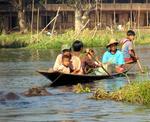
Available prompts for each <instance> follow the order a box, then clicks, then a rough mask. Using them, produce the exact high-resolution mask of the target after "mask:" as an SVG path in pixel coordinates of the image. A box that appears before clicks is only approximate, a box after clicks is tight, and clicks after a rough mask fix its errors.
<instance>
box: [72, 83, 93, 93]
mask: <svg viewBox="0 0 150 122" xmlns="http://www.w3.org/2000/svg"><path fill="white" fill-rule="evenodd" d="M73 92H74V93H77V94H79V93H90V92H91V90H90V88H89V87H88V86H82V85H81V84H80V83H78V84H77V85H74V86H73Z"/></svg>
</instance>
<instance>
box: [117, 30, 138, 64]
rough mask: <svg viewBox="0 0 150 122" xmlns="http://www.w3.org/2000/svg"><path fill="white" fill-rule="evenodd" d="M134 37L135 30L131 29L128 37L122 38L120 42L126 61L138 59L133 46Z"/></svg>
mask: <svg viewBox="0 0 150 122" xmlns="http://www.w3.org/2000/svg"><path fill="white" fill-rule="evenodd" d="M134 38H135V32H134V31H133V30H129V31H128V32H127V38H126V39H123V40H121V42H120V43H121V44H122V52H123V55H124V60H125V62H126V63H132V62H136V60H137V59H138V58H137V57H136V55H135V51H134V48H133V41H134Z"/></svg>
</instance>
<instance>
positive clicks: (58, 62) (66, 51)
mask: <svg viewBox="0 0 150 122" xmlns="http://www.w3.org/2000/svg"><path fill="white" fill-rule="evenodd" d="M64 55H65V56H69V57H72V56H71V47H70V46H69V45H67V44H66V45H63V46H62V53H61V54H59V55H58V56H57V58H56V61H55V64H54V66H53V70H54V71H58V69H59V67H60V66H62V56H64ZM49 71H51V68H50V69H49Z"/></svg>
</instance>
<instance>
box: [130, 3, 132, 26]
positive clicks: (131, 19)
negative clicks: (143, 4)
mask: <svg viewBox="0 0 150 122" xmlns="http://www.w3.org/2000/svg"><path fill="white" fill-rule="evenodd" d="M130 6H131V9H130V28H132V0H130Z"/></svg>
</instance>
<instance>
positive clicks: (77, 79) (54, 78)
mask: <svg viewBox="0 0 150 122" xmlns="http://www.w3.org/2000/svg"><path fill="white" fill-rule="evenodd" d="M37 72H39V73H40V74H42V75H43V76H45V77H46V78H48V79H49V80H51V82H52V83H51V85H50V86H51V87H56V86H63V85H75V84H78V83H89V82H93V81H96V80H101V79H110V78H112V77H114V76H120V75H122V73H114V74H112V75H111V76H109V75H87V74H85V75H77V74H65V73H62V72H58V71H51V72H48V71H45V70H38V71H37Z"/></svg>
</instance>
